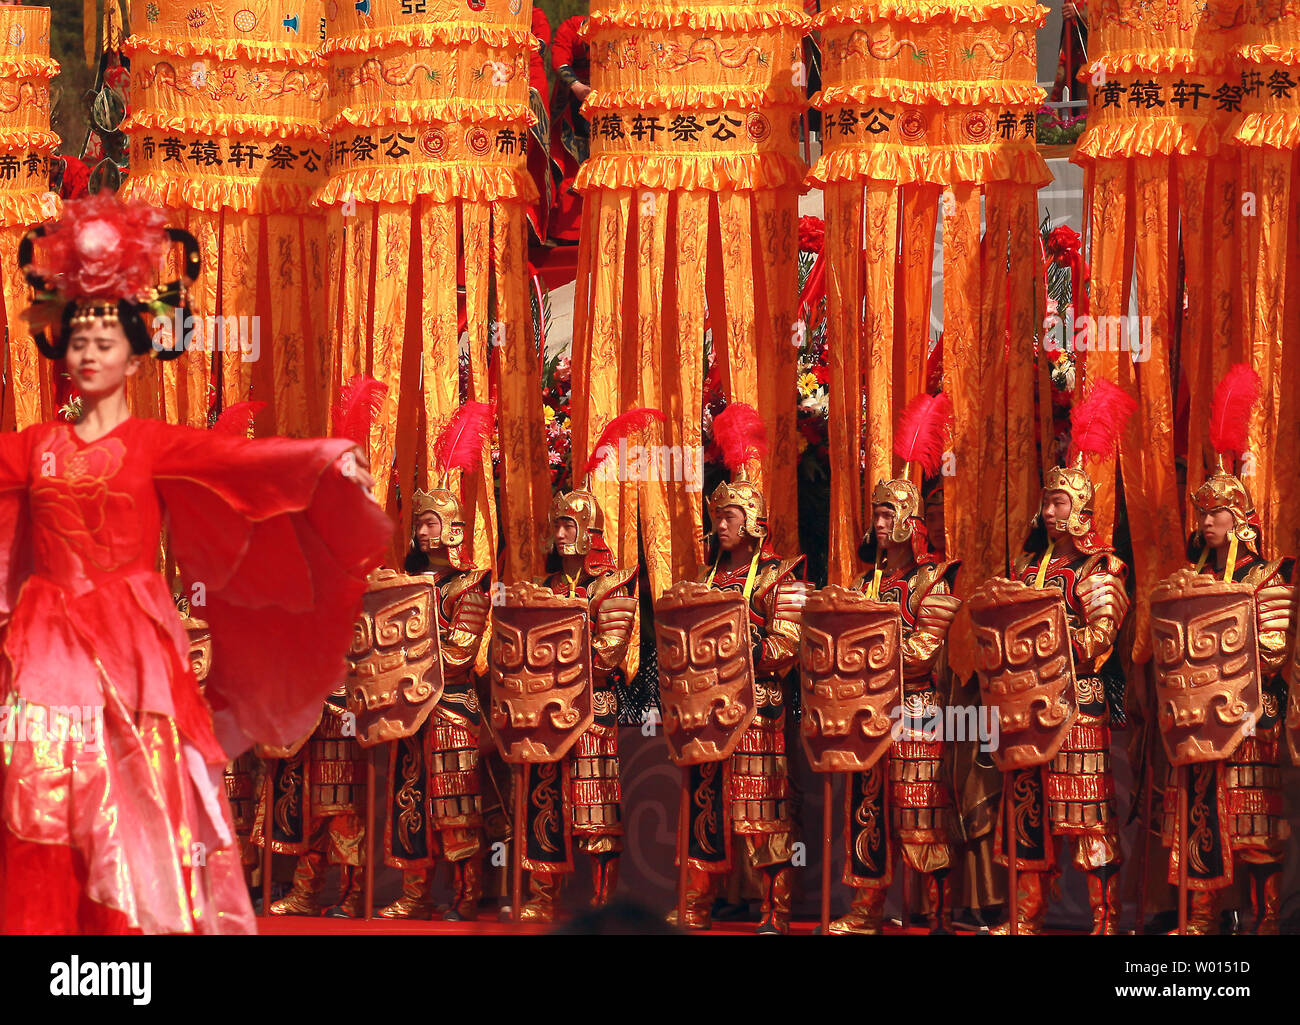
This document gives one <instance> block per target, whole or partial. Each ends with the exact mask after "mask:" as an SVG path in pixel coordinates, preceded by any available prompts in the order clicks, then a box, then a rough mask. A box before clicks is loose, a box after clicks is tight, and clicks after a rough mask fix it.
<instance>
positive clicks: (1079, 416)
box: [1070, 378, 1137, 458]
mask: <svg viewBox="0 0 1300 1025" xmlns="http://www.w3.org/2000/svg"><path fill="white" fill-rule="evenodd" d="M1136 409H1137V402H1136V401H1135V400H1134V399H1133V398H1132V397H1131V396H1130V395H1129V394H1128V393H1127V392H1124V391H1123V390H1121V389H1120V388H1119V387H1117V386H1116V385H1114V384H1112V383H1111V382H1110V381H1107V380H1105V379H1104V378H1103V379H1102V380H1099V381H1097V382H1096V383H1095V384H1094V385H1093V386H1092V388H1091V389H1090V390H1089V392H1088V396H1087V398H1085V399H1084V400H1083V401H1082V402H1080V403H1079V404H1078V405H1077V406H1075V407H1074V408H1073V409H1072V410H1070V430H1071V433H1072V435H1073V437H1072V439H1071V440H1072V442H1073V446H1074V450H1075V452H1077V453H1080V454H1081V455H1084V456H1094V457H1098V458H1101V457H1105V456H1108V455H1110V454H1111V453H1112V452H1114V450H1115V443H1116V442H1117V441H1119V436H1120V432H1121V431H1123V430H1124V425H1125V424H1126V423H1128V419H1129V417H1131V416H1132V415H1133V412H1134V411H1135V410H1136Z"/></svg>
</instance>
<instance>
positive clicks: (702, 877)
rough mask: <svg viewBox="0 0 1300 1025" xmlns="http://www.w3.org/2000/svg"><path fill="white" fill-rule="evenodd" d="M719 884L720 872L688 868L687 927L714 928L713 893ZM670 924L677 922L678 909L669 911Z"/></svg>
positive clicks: (696, 928)
mask: <svg viewBox="0 0 1300 1025" xmlns="http://www.w3.org/2000/svg"><path fill="white" fill-rule="evenodd" d="M717 886H718V874H717V873H716V872H705V871H704V870H703V869H698V868H691V867H688V868H687V869H686V923H685V928H687V929H695V930H699V931H704V930H706V929H712V928H713V894H714V891H715V890H716V889H717ZM668 924H669V925H676V924H677V909H676V908H673V910H672V911H670V912H668Z"/></svg>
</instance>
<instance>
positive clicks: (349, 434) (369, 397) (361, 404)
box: [332, 374, 388, 449]
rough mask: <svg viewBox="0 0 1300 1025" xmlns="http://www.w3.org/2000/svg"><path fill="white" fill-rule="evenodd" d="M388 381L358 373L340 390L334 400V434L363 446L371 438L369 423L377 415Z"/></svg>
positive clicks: (360, 446)
mask: <svg viewBox="0 0 1300 1025" xmlns="http://www.w3.org/2000/svg"><path fill="white" fill-rule="evenodd" d="M387 392H388V385H386V384H381V383H380V382H378V381H376V380H375V379H374V378H373V377H367V376H366V375H365V374H357V376H356V377H354V378H352V380H351V381H349V382H348V383H347V384H345V385H344V386H343V389H342V390H341V391H340V392H339V400H338V402H336V403H335V404H334V430H333V432H332V433H333V435H334V437H336V438H347V439H348V440H349V441H351V442H352V443H353V444H355V445H357V446H358V447H359V448H363V449H364V448H366V447H367V445H368V443H369V441H370V425H371V424H372V423H374V422H375V417H376V416H378V415H379V408H380V406H382V405H383V402H384V395H385V394H387Z"/></svg>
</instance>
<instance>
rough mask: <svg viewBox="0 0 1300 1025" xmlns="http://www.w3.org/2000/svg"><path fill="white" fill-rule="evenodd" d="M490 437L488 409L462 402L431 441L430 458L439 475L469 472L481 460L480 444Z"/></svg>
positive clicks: (489, 406)
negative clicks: (433, 458) (435, 462)
mask: <svg viewBox="0 0 1300 1025" xmlns="http://www.w3.org/2000/svg"><path fill="white" fill-rule="evenodd" d="M491 434H492V406H491V405H490V404H489V403H487V402H466V403H465V405H463V406H461V407H460V409H458V410H456V412H455V414H454V415H453V416H452V418H451V419H450V420H448V421H447V426H446V427H444V428H443V429H442V430H441V431H440V432H439V433H438V440H437V441H436V442H434V448H433V451H434V455H435V459H436V460H437V464H438V466H439V467H440V468H441V470H442V472H443V473H450V472H451V471H452V470H472V469H473V468H474V467H475V466H477V465H478V464H479V461H480V460H481V459H482V458H483V443H484V442H486V441H487V439H488V438H489V437H490V436H491Z"/></svg>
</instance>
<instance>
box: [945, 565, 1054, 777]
mask: <svg viewBox="0 0 1300 1025" xmlns="http://www.w3.org/2000/svg"><path fill="white" fill-rule="evenodd" d="M966 604H967V607H968V608H969V609H970V617H971V622H972V624H973V625H974V634H975V645H976V652H975V668H976V671H977V672H978V673H979V680H980V699H981V700H982V701H983V702H984V704H985V705H986V706H987V707H989V708H994V709H996V710H997V715H998V729H999V740H998V746H997V749H996V750H995V751H994V752H993V761H994V762H995V763H996V764H997V767H998V768H999V769H1001V770H1002V771H1003V772H1010V771H1011V770H1013V769H1027V768H1030V767H1031V766H1034V765H1042V764H1044V763H1046V762H1049V761H1051V759H1052V757H1053V756H1054V755H1055V754H1056V752H1057V751H1058V750H1059V749H1060V747H1061V744H1063V743H1064V742H1065V737H1066V734H1067V733H1069V732H1070V726H1071V725H1072V724H1073V723H1074V719H1075V716H1077V715H1078V714H1079V706H1078V703H1077V700H1076V697H1075V689H1074V650H1073V648H1071V647H1070V631H1069V628H1068V625H1067V622H1066V618H1065V597H1064V596H1063V595H1062V594H1061V592H1060V591H1049V590H1045V589H1044V590H1039V589H1038V588H1036V587H1030V586H1028V585H1027V584H1025V583H1023V582H1021V581H1019V580H1007V579H1004V578H1002V577H994V578H993V579H992V580H989V581H986V582H985V583H984V584H982V585H980V587H979V588H978V589H977V590H976V591H975V593H974V594H972V595H971V596H970V600H969V601H968V602H967V603H966Z"/></svg>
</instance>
